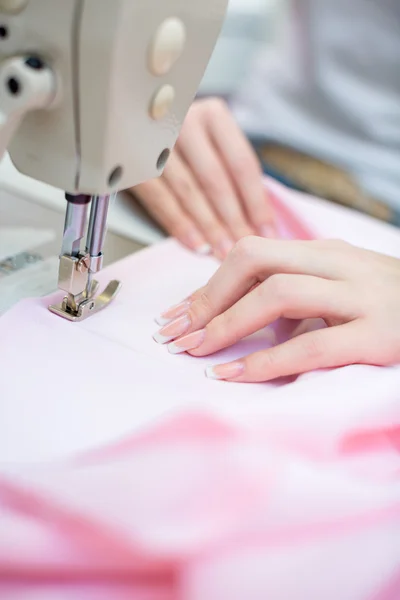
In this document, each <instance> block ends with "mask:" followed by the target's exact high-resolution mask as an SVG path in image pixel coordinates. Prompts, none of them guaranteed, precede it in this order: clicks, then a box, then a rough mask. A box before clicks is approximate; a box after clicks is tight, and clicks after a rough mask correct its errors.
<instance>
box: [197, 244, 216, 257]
mask: <svg viewBox="0 0 400 600" xmlns="http://www.w3.org/2000/svg"><path fill="white" fill-rule="evenodd" d="M211 250H212V248H211V246H210V244H203V245H202V246H199V247H198V248H196V249H195V252H196V253H197V254H201V255H202V256H207V254H211Z"/></svg>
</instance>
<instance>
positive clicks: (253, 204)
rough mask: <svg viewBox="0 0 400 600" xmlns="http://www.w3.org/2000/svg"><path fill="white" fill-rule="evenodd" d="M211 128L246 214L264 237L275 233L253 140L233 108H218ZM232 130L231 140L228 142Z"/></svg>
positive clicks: (213, 115)
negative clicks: (234, 113) (236, 119)
mask: <svg viewBox="0 0 400 600" xmlns="http://www.w3.org/2000/svg"><path fill="white" fill-rule="evenodd" d="M208 131H209V134H210V136H211V139H212V140H213V143H214V145H215V147H216V148H217V150H218V152H219V153H220V154H221V156H222V157H223V160H224V163H225V165H226V167H227V169H228V171H229V173H230V176H231V178H232V181H234V183H235V186H236V188H237V190H238V192H239V194H240V197H241V199H242V200H243V203H244V206H245V207H246V213H247V215H248V218H249V220H250V222H251V224H252V225H253V226H254V227H255V229H256V232H257V233H258V234H259V235H262V236H264V237H271V236H273V235H275V227H274V214H273V209H272V207H271V206H270V205H269V204H268V201H267V193H266V189H265V186H264V184H263V181H262V170H261V167H260V164H259V161H258V159H257V156H256V154H255V152H254V150H253V148H252V147H251V145H250V143H249V142H248V140H247V139H246V137H245V136H244V135H243V132H242V131H241V129H240V127H239V126H238V124H237V123H236V121H235V119H234V118H233V116H232V114H231V113H230V111H228V110H227V109H226V107H225V106H224V105H220V108H219V109H218V105H217V106H216V107H214V110H213V113H212V115H210V119H209V120H208ZM228 131H229V143H228V144H227V143H226V138H227V132H228Z"/></svg>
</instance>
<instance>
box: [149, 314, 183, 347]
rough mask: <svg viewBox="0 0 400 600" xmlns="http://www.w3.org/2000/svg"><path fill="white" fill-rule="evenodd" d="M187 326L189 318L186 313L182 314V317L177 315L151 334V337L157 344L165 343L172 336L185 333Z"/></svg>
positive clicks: (171, 338) (172, 337)
mask: <svg viewBox="0 0 400 600" xmlns="http://www.w3.org/2000/svg"><path fill="white" fill-rule="evenodd" d="M189 328H190V318H189V316H188V315H183V316H182V317H179V318H178V319H175V320H174V321H171V323H168V324H167V325H165V326H164V327H163V328H162V329H160V331H157V333H155V334H154V335H153V339H154V341H156V342H157V343H158V344H166V343H167V342H170V341H171V340H173V339H174V338H177V337H179V336H181V335H183V334H184V333H186V332H187V330H188V329H189Z"/></svg>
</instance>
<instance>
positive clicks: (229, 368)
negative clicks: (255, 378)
mask: <svg viewBox="0 0 400 600" xmlns="http://www.w3.org/2000/svg"><path fill="white" fill-rule="evenodd" d="M243 371H244V364H243V363H242V362H240V361H236V362H232V363H227V364H225V365H214V366H213V367H207V369H206V376H207V377H208V378H209V379H218V380H229V379H236V377H240V375H242V373H243Z"/></svg>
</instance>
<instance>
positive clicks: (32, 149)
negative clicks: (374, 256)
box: [0, 0, 227, 194]
mask: <svg viewBox="0 0 400 600" xmlns="http://www.w3.org/2000/svg"><path fill="white" fill-rule="evenodd" d="M1 4H2V3H1V2H0V18H1V22H0V27H1V28H2V29H1V30H0V31H3V33H4V32H5V35H4V36H3V37H2V38H0V57H1V58H2V59H3V60H4V59H5V58H9V57H16V56H18V57H20V56H34V57H40V59H41V60H43V61H45V62H46V64H47V65H48V66H49V68H50V69H51V71H52V73H53V76H54V98H52V99H51V102H49V104H48V106H44V107H43V109H39V110H32V111H29V112H28V111H27V114H26V115H24V114H23V113H24V111H23V110H21V114H22V119H21V122H20V124H19V127H18V129H17V130H16V131H15V133H14V137H13V139H12V141H11V143H10V145H9V151H10V155H11V158H12V160H13V162H14V164H15V165H16V167H17V169H18V170H20V171H21V172H23V173H24V174H26V175H29V176H31V177H33V178H35V179H38V180H40V181H44V182H45V183H49V184H51V185H54V186H55V187H58V188H61V189H63V190H65V191H67V192H70V193H85V194H106V193H109V192H110V191H115V189H124V188H127V187H130V186H132V185H135V184H137V183H139V182H142V181H145V180H147V179H151V178H153V177H156V176H158V175H160V173H161V172H162V167H163V164H164V161H163V160H161V161H159V157H160V155H161V154H162V152H163V151H164V150H166V149H168V150H170V149H172V147H173V146H174V144H175V141H176V138H177V136H178V133H179V130H180V127H181V125H182V121H183V119H184V117H185V115H186V113H187V111H188V109H189V107H190V104H191V102H192V100H193V98H194V96H195V94H196V91H197V88H198V85H199V83H200V81H201V78H202V76H203V73H204V71H205V69H206V66H207V64H208V61H209V58H210V56H211V53H212V50H213V48H214V45H215V42H216V40H217V37H218V34H219V31H220V28H221V25H222V21H223V16H224V13H225V8H226V4H227V2H226V0H202V1H201V2H197V1H187V0H78V1H76V0H28V1H26V2H17V6H18V5H20V10H17V12H16V13H14V12H13V11H12V10H11V13H10V12H9V10H10V8H9V9H8V11H7V12H2V7H1ZM5 4H8V5H10V6H11V5H12V4H13V3H12V2H6V3H5ZM22 86H23V82H22ZM23 91H24V90H23V89H22V92H21V93H23ZM4 92H5V93H8V90H5V91H4V90H2V94H4ZM164 156H166V154H164Z"/></svg>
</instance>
